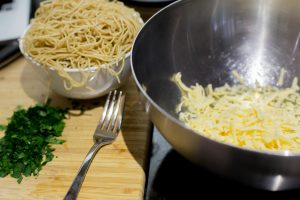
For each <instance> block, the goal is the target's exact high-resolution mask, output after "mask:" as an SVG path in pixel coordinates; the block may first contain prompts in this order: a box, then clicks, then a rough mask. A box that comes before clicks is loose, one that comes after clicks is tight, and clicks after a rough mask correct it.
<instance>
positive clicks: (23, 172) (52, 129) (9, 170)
mask: <svg viewBox="0 0 300 200" xmlns="http://www.w3.org/2000/svg"><path fill="white" fill-rule="evenodd" d="M66 112H67V111H66V110H62V109H58V108H54V107H51V106H49V105H41V104H37V105H35V106H34V107H30V108H28V109H27V110H26V109H22V108H20V107H18V109H17V110H16V111H15V112H14V114H13V116H12V117H11V118H10V121H9V123H8V125H7V126H3V125H1V126H0V129H4V130H5V132H4V133H5V135H4V137H2V138H1V139H0V177H5V176H7V175H10V176H12V177H14V178H16V179H17V182H18V183H21V181H22V179H23V176H31V175H33V176H37V175H38V174H39V171H40V170H41V169H42V167H43V166H44V165H46V164H47V163H48V162H50V161H51V160H52V159H53V157H54V154H53V151H54V149H53V148H52V147H51V144H62V143H63V142H64V141H63V140H61V139H58V138H57V137H59V136H61V134H62V131H63V129H64V126H65V123H64V121H63V119H64V118H65V114H66Z"/></svg>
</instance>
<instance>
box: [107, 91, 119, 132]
mask: <svg viewBox="0 0 300 200" xmlns="http://www.w3.org/2000/svg"><path fill="white" fill-rule="evenodd" d="M121 98H122V91H120V93H119V96H118V99H117V103H116V106H115V109H114V113H113V118H112V119H111V123H110V126H109V128H108V130H109V131H113V130H114V127H115V123H116V119H117V115H118V113H119V108H120V103H121Z"/></svg>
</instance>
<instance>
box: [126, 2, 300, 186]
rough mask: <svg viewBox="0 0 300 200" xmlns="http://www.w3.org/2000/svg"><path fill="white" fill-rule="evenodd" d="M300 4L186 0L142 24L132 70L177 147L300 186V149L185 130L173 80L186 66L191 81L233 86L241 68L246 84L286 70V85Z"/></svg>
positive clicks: (202, 161)
mask: <svg viewBox="0 0 300 200" xmlns="http://www.w3.org/2000/svg"><path fill="white" fill-rule="evenodd" d="M299 10H300V4H299V3H298V1H297V0H291V1H289V2H288V3H287V2H286V1H284V0H275V1H269V0H253V1H244V0H222V1H221V0H203V1H198V0H186V1H177V2H175V3H173V4H171V5H169V6H167V7H166V8H164V9H162V10H161V11H160V12H158V13H157V14H156V15H154V16H153V17H152V18H151V19H150V20H149V21H148V22H147V23H146V24H145V26H144V27H143V29H142V30H141V31H140V33H139V35H138V36H137V38H136V41H135V43H134V47H133V51H132V57H131V62H132V71H133V75H134V77H135V80H136V83H137V85H138V87H139V89H140V90H141V93H142V94H143V96H144V97H145V98H146V100H147V102H148V103H149V105H150V110H149V113H150V117H151V119H152V121H153V123H154V124H155V126H156V127H157V128H158V129H159V131H160V132H161V133H162V135H163V136H164V137H165V138H166V139H167V141H168V142H169V143H170V144H171V145H172V146H173V147H174V149H175V150H177V151H178V152H179V153H180V154H182V155H183V156H184V157H186V158H188V159H189V160H191V161H193V162H194V163H196V164H198V165H200V166H202V167H205V168H207V169H209V170H211V171H213V172H215V173H218V174H221V175H224V176H227V177H229V178H232V179H235V180H238V181H240V182H243V183H246V184H248V185H251V186H254V187H257V188H262V189H267V190H274V191H275V190H286V189H293V188H300V168H299V165H300V154H292V153H290V152H283V153H278V152H274V153H272V152H271V153H270V152H268V153H267V152H259V151H254V150H246V149H242V148H238V147H234V146H231V145H227V144H223V143H219V142H216V141H213V140H211V139H208V138H206V137H204V136H201V135H199V134H197V133H195V132H194V131H192V130H190V129H188V128H186V127H185V126H184V125H183V124H182V123H181V122H180V121H179V120H178V116H177V114H176V112H175V107H176V105H177V104H178V102H179V100H180V91H179V90H178V89H177V87H176V85H175V84H173V83H172V82H171V81H170V77H171V76H172V75H173V74H174V73H176V72H182V74H183V81H184V82H185V83H187V85H192V84H195V83H196V82H197V83H200V84H202V85H207V84H209V83H211V84H213V86H214V87H218V86H221V85H223V84H225V83H229V84H234V83H235V80H234V78H233V77H232V75H231V72H232V70H236V71H237V72H238V73H239V74H241V76H242V78H243V79H245V80H246V82H247V83H248V84H254V83H255V81H256V80H257V81H259V82H260V83H261V84H271V85H274V84H276V81H277V78H278V76H279V73H280V68H284V69H285V70H286V71H287V79H286V80H285V82H284V86H289V85H290V84H291V81H292V78H293V77H294V76H297V77H300V48H299V45H300V44H299V38H300V32H299V31H300V29H299V27H300V14H299ZM143 88H147V90H146V91H144V89H143Z"/></svg>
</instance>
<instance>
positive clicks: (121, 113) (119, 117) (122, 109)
mask: <svg viewBox="0 0 300 200" xmlns="http://www.w3.org/2000/svg"><path fill="white" fill-rule="evenodd" d="M123 96H124V97H123V100H121V102H120V109H119V111H120V114H119V115H118V119H117V125H116V129H115V133H118V132H119V131H120V130H121V126H122V119H123V112H124V107H125V100H126V96H125V95H123ZM121 99H122V98H121Z"/></svg>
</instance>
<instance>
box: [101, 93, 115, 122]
mask: <svg viewBox="0 0 300 200" xmlns="http://www.w3.org/2000/svg"><path fill="white" fill-rule="evenodd" d="M111 93H112V91H110V92H109V93H108V96H107V98H106V101H105V105H104V109H103V112H102V116H101V119H100V121H99V124H100V125H102V124H103V122H104V119H105V117H106V114H107V109H108V105H109V102H110V96H111Z"/></svg>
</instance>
